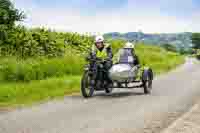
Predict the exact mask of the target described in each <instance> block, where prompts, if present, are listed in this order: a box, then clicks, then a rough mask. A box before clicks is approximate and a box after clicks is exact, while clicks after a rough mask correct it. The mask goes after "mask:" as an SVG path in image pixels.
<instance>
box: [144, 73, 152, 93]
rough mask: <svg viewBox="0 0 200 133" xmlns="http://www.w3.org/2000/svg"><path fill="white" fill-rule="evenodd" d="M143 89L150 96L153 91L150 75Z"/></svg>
mask: <svg viewBox="0 0 200 133" xmlns="http://www.w3.org/2000/svg"><path fill="white" fill-rule="evenodd" d="M143 87H144V93H145V94H150V93H151V91H152V79H151V78H150V75H149V76H148V77H147V79H146V80H144V81H143Z"/></svg>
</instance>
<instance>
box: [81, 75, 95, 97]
mask: <svg viewBox="0 0 200 133" xmlns="http://www.w3.org/2000/svg"><path fill="white" fill-rule="evenodd" d="M91 82H92V79H91V77H90V76H89V73H88V71H86V72H84V74H83V77H82V79H81V93H82V96H83V97H84V98H90V97H92V96H93V94H94V87H93V86H92V83H91Z"/></svg>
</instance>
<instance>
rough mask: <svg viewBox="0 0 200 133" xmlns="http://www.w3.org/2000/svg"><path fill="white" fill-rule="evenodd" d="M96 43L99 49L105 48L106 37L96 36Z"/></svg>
mask: <svg viewBox="0 0 200 133" xmlns="http://www.w3.org/2000/svg"><path fill="white" fill-rule="evenodd" d="M95 45H96V47H97V48H98V49H101V48H103V47H104V37H103V36H96V38H95Z"/></svg>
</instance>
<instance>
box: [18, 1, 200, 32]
mask: <svg viewBox="0 0 200 133" xmlns="http://www.w3.org/2000/svg"><path fill="white" fill-rule="evenodd" d="M177 1H179V2H181V1H180V0H177ZM184 1H186V2H184ZM188 1H189V0H182V2H184V3H182V4H181V6H183V7H184V6H185V7H187V5H188V9H191V10H192V8H193V4H192V3H190V2H188ZM76 2H77V0H76ZM145 2H148V3H146V4H144V3H145ZM157 2H159V3H157ZM187 2H188V3H187ZM15 3H16V6H17V7H18V8H21V9H23V10H25V12H26V13H27V19H26V20H25V21H24V22H23V24H25V25H26V26H27V27H38V26H45V27H49V28H52V29H56V30H62V31H73V32H80V33H83V32H101V33H105V32H112V31H117V32H129V31H138V30H140V29H141V30H142V31H143V32H147V33H155V32H158V33H160V32H164V33H166V32H184V31H196V30H199V31H200V29H199V28H197V27H198V23H199V22H200V21H199V18H200V17H199V15H198V13H196V14H195V15H193V14H194V13H193V14H191V16H189V17H188V16H187V19H186V17H180V16H179V15H177V14H170V13H169V14H166V13H165V12H163V11H162V9H164V7H167V6H172V5H174V4H175V3H176V2H174V1H173V0H168V2H167V1H166V0H153V1H151V2H149V1H147V0H141V3H138V4H136V0H129V1H128V4H126V5H123V6H121V7H120V8H118V10H117V11H113V10H112V11H110V12H109V11H107V12H103V11H102V12H95V13H94V14H92V15H91V14H86V13H83V11H82V9H81V8H80V9H76V8H75V9H72V8H56V7H55V8H48V7H46V8H41V7H40V6H38V5H37V3H35V1H34V0H16V1H15ZM154 3H157V5H155V4H154ZM158 5H160V7H162V8H156V7H157V6H158ZM145 8H146V9H145ZM177 10H178V9H177ZM91 12H92V10H91Z"/></svg>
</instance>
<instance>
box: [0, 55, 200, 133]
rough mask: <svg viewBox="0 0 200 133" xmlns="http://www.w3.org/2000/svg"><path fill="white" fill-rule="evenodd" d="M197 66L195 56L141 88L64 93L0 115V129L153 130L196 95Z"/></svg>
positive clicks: (19, 132) (61, 132)
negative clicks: (87, 94)
mask: <svg viewBox="0 0 200 133" xmlns="http://www.w3.org/2000/svg"><path fill="white" fill-rule="evenodd" d="M199 79H200V64H198V63H196V62H195V60H194V59H187V61H186V63H185V64H184V65H182V66H180V67H179V68H177V69H176V70H174V71H172V72H170V73H167V74H165V75H162V76H159V77H157V78H156V79H155V80H154V84H153V92H152V94H151V95H143V90H142V89H135V90H115V91H114V92H113V94H110V95H106V94H104V93H98V94H96V96H95V97H94V98H92V99H87V100H86V99H83V98H82V97H81V96H70V97H66V98H65V99H64V100H63V101H62V100H61V101H50V102H48V103H45V104H41V105H38V106H34V107H31V108H24V109H17V110H15V111H12V112H7V113H0V133H135V132H137V133H157V132H160V131H161V130H163V129H164V128H166V127H167V126H168V125H169V124H170V123H172V122H173V121H174V120H176V119H177V118H178V117H179V116H181V115H182V114H183V113H184V112H186V111H187V110H189V108H190V107H192V105H193V104H194V103H195V100H196V99H197V98H198V97H199V96H200V82H199Z"/></svg>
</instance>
